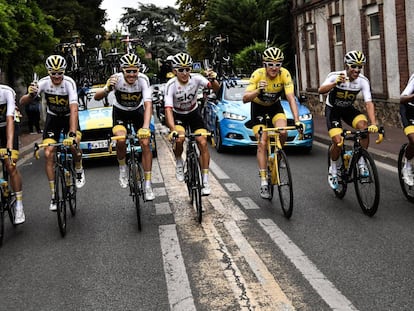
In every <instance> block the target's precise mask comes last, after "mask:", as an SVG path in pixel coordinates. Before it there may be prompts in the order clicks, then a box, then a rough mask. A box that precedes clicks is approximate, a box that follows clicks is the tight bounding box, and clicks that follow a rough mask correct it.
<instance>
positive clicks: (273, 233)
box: [257, 219, 357, 311]
mask: <svg viewBox="0 0 414 311" xmlns="http://www.w3.org/2000/svg"><path fill="white" fill-rule="evenodd" d="M257 221H258V223H259V225H260V226H261V227H262V228H263V230H264V231H266V233H267V234H268V235H269V236H270V238H271V239H272V240H273V241H274V242H275V244H276V245H277V246H278V247H279V248H280V249H281V250H282V252H283V253H284V254H285V255H286V257H288V258H289V259H290V261H291V262H292V263H293V264H294V265H295V266H296V268H297V269H298V270H299V271H300V272H301V273H302V275H303V276H304V278H305V279H306V280H308V282H309V283H310V284H311V285H312V287H313V288H314V289H315V291H316V292H317V293H318V294H319V296H321V298H322V299H323V300H324V301H325V302H326V303H327V304H328V305H329V306H330V307H331V308H332V309H333V310H344V311H345V310H357V309H356V308H355V307H354V306H353V305H352V302H351V301H349V300H348V298H346V297H345V296H344V295H342V293H341V292H340V291H339V290H338V289H337V288H336V287H335V285H334V284H332V283H331V281H329V280H328V279H327V278H326V277H325V275H323V273H322V272H321V271H319V269H318V268H317V267H316V266H315V265H314V264H313V262H312V261H310V260H309V258H308V257H307V256H306V255H305V254H304V253H303V252H302V251H301V249H300V248H299V247H297V246H296V245H295V244H294V243H293V242H292V241H291V240H290V239H289V237H288V236H287V235H286V234H285V233H284V232H283V231H282V230H280V228H279V227H278V226H277V225H276V224H275V223H274V222H273V221H272V220H271V219H258V220H257Z"/></svg>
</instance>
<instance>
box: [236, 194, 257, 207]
mask: <svg viewBox="0 0 414 311" xmlns="http://www.w3.org/2000/svg"><path fill="white" fill-rule="evenodd" d="M237 201H239V202H240V204H241V205H242V206H243V207H244V209H259V208H260V207H259V205H257V204H256V203H254V201H253V200H252V199H251V198H249V197H243V198H237Z"/></svg>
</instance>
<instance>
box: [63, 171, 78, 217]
mask: <svg viewBox="0 0 414 311" xmlns="http://www.w3.org/2000/svg"><path fill="white" fill-rule="evenodd" d="M70 179H71V184H70V185H69V186H67V188H66V191H67V194H68V201H69V209H70V213H71V214H72V216H75V215H76V209H77V201H76V197H77V196H76V193H77V188H76V173H75V170H74V169H73V167H71V169H70Z"/></svg>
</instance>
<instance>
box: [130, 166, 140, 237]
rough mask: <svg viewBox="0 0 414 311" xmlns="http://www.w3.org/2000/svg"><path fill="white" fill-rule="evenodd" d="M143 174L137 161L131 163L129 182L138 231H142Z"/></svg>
mask: <svg viewBox="0 0 414 311" xmlns="http://www.w3.org/2000/svg"><path fill="white" fill-rule="evenodd" d="M140 176H142V175H141V172H140V168H139V164H138V163H136V162H135V159H131V160H130V161H129V182H130V189H131V190H132V192H131V195H132V201H133V202H134V203H135V211H136V215H137V227H138V231H141V229H142V224H141V189H142V185H141V182H142V181H141V177H140Z"/></svg>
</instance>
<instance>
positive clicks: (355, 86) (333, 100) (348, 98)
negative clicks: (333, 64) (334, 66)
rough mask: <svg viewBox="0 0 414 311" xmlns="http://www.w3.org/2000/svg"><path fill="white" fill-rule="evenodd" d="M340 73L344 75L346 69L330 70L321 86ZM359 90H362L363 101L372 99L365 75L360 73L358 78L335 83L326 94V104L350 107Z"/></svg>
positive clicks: (333, 79) (329, 82)
mask: <svg viewBox="0 0 414 311" xmlns="http://www.w3.org/2000/svg"><path fill="white" fill-rule="evenodd" d="M340 74H344V75H346V71H345V70H342V71H334V72H331V73H330V74H329V75H328V77H327V78H326V80H325V81H324V82H323V83H322V86H323V85H326V84H331V83H333V82H335V81H336V78H337V77H338V75H340ZM359 92H362V96H363V98H364V101H365V102H370V101H372V95H371V87H370V85H369V81H368V79H367V77H365V76H364V75H362V74H359V76H358V78H356V79H355V80H353V81H349V79H346V81H345V82H344V83H341V84H339V85H336V86H335V87H334V88H333V89H332V90H330V91H329V93H328V96H327V97H326V105H328V106H330V107H341V108H345V107H350V106H352V105H353V103H354V102H355V100H356V98H357V95H358V93H359Z"/></svg>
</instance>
